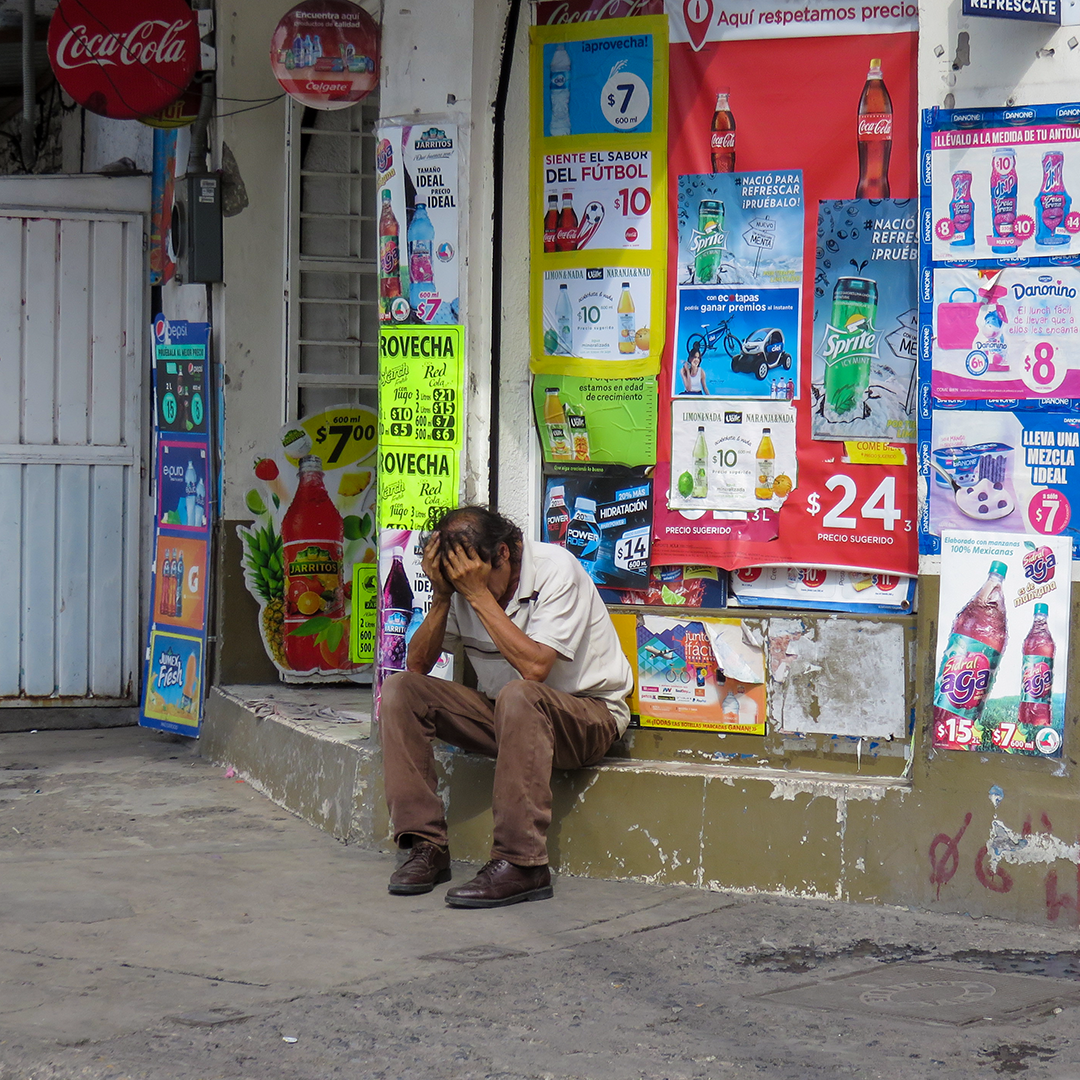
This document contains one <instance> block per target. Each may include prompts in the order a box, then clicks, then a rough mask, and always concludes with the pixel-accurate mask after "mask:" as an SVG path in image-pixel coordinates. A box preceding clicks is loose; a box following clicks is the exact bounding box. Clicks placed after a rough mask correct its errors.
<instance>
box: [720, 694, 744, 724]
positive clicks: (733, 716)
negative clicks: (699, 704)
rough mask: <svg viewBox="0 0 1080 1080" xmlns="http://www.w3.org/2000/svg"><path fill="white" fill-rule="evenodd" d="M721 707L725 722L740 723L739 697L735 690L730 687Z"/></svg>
mask: <svg viewBox="0 0 1080 1080" xmlns="http://www.w3.org/2000/svg"><path fill="white" fill-rule="evenodd" d="M720 708H721V709H722V710H723V713H724V723H725V724H737V723H739V699H738V698H737V697H736V696H735V691H734V690H732V689H731V688H730V687H729V688H728V692H727V694H726V695H725V697H724V701H723V704H722V705H721V706H720Z"/></svg>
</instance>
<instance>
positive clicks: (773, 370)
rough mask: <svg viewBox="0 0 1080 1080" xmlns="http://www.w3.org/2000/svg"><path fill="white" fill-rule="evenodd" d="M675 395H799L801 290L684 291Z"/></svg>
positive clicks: (713, 288) (700, 288) (784, 398)
mask: <svg viewBox="0 0 1080 1080" xmlns="http://www.w3.org/2000/svg"><path fill="white" fill-rule="evenodd" d="M675 340H676V346H675V363H674V364H673V365H672V385H671V394H672V397H678V396H686V395H701V396H704V397H735V398H772V399H779V400H781V401H791V400H793V399H794V398H797V397H798V396H799V349H798V346H799V290H798V289H790V288H789V289H745V288H734V289H733V288H729V287H727V286H724V287H719V286H716V285H688V286H684V287H682V288H680V289H679V310H678V330H677V333H676V339H675Z"/></svg>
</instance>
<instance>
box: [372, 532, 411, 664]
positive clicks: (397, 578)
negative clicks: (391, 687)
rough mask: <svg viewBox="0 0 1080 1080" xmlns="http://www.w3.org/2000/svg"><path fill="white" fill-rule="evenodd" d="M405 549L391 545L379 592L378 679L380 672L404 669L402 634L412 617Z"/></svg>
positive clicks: (403, 637) (404, 644)
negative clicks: (380, 595) (384, 580)
mask: <svg viewBox="0 0 1080 1080" xmlns="http://www.w3.org/2000/svg"><path fill="white" fill-rule="evenodd" d="M404 559H405V549H404V548H402V547H395V548H394V557H393V560H392V561H391V563H390V573H389V574H387V575H386V583H385V584H384V585H383V591H382V605H381V608H382V610H381V611H380V616H381V620H382V622H381V634H380V636H379V641H380V646H379V678H380V680H381V679H383V678H385V674H384V672H391V671H404V670H405V655H406V651H407V648H406V641H405V635H406V633H407V631H408V629H409V623H410V622H412V616H413V590H412V586H411V585H410V584H409V575H408V574H407V573H406V572H405V561H404Z"/></svg>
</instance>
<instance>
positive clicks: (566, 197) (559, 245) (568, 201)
mask: <svg viewBox="0 0 1080 1080" xmlns="http://www.w3.org/2000/svg"><path fill="white" fill-rule="evenodd" d="M577 242H578V219H577V211H576V210H575V209H574V193H573V192H572V191H564V192H563V197H562V209H561V210H560V211H559V227H558V229H556V231H555V250H556V251H577Z"/></svg>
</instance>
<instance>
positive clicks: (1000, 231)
mask: <svg viewBox="0 0 1080 1080" xmlns="http://www.w3.org/2000/svg"><path fill="white" fill-rule="evenodd" d="M1016 186H1017V179H1016V151H1015V150H1014V149H1013V148H1012V147H1011V146H1006V147H1005V148H1004V149H1003V150H998V151H997V152H996V153H995V154H994V160H993V163H992V165H991V167H990V220H991V223H992V224H991V227H992V230H993V236H992V237H991V238H990V250H991V251H996V252H997V253H998V254H1002V255H1011V254H1013V253H1014V252H1015V251H1016V249H1017V247H1018V246H1019V243H1020V242H1019V240H1017V238H1016Z"/></svg>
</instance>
